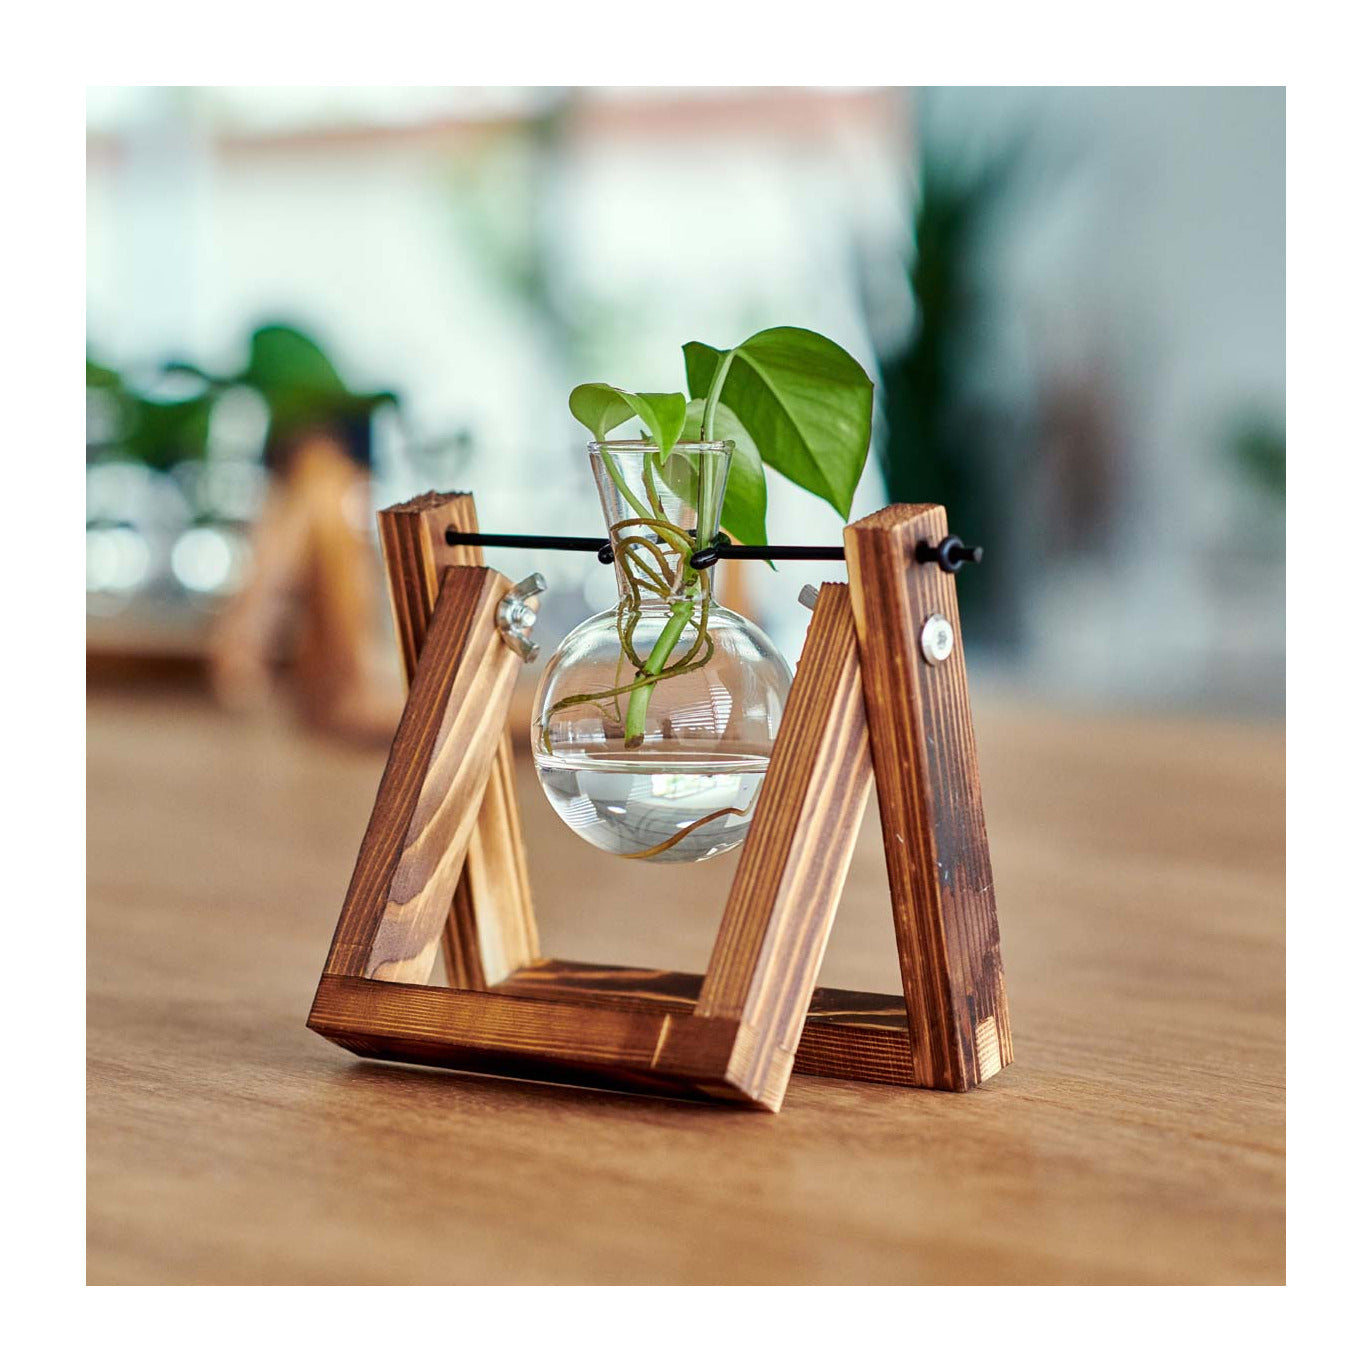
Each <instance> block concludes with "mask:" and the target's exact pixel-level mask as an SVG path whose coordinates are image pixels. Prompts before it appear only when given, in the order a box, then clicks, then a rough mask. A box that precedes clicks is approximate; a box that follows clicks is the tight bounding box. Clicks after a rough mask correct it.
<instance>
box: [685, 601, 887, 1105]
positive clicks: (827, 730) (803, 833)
mask: <svg viewBox="0 0 1372 1372" xmlns="http://www.w3.org/2000/svg"><path fill="white" fill-rule="evenodd" d="M871 781H872V764H871V758H870V754H869V751H868V746H867V722H866V718H865V716H864V713H863V703H862V685H861V681H860V674H859V669H858V653H857V638H856V635H855V633H854V628H853V614H852V610H851V608H850V606H849V601H848V588H847V587H846V586H843V585H839V584H834V583H826V584H825V585H824V586H822V587H821V588H820V592H819V600H818V602H817V604H816V606H815V610H814V613H813V615H812V616H811V620H810V627H809V631H808V633H807V634H806V639H805V647H804V650H803V651H802V653H801V658H800V663H799V665H798V666H797V669H796V676H795V681H794V682H793V683H792V686H791V693H790V695H789V697H788V698H787V701H786V711H785V714H784V715H783V717H782V721H781V728H780V730H779V731H778V733H777V739H776V743H775V745H774V747H773V750H772V758H771V762H770V763H769V764H768V768H767V778H766V780H765V781H764V783H763V786H762V791H761V794H760V795H759V797H758V802H757V811H756V813H755V815H754V816H753V822H752V826H751V827H750V828H749V830H748V837H747V838H746V839H745V840H744V843H743V851H742V855H741V856H740V858H739V865H738V871H737V873H736V874H735V876H734V883H733V886H732V887H731V888H730V891H729V899H728V901H727V902H726V904H725V907H724V919H723V922H722V923H721V925H720V930H719V937H718V939H717V940H716V942H715V946H714V951H713V952H712V953H711V955H710V964H709V967H708V968H707V969H706V972H705V979H704V981H703V983H702V985H701V988H700V998H699V1000H698V1001H697V1003H696V1014H697V1015H703V1016H710V1015H714V1016H722V1017H727V1018H731V1019H739V1020H740V1021H741V1022H742V1024H743V1028H744V1031H745V1033H744V1035H743V1036H741V1042H740V1049H739V1055H738V1059H737V1061H736V1062H735V1064H734V1067H733V1070H732V1072H731V1079H732V1080H733V1081H734V1082H735V1083H736V1084H737V1085H739V1086H740V1087H741V1088H742V1089H743V1090H744V1091H746V1092H747V1094H748V1095H749V1096H754V1097H757V1098H758V1099H760V1100H761V1101H762V1102H763V1103H764V1104H765V1105H767V1106H768V1108H770V1109H773V1110H775V1109H779V1108H780V1106H781V1100H782V1097H783V1095H784V1094H785V1091H786V1084H787V1082H788V1080H789V1078H790V1074H791V1070H792V1067H793V1066H794V1062H795V1052H796V1048H797V1045H798V1044H799V1041H800V1036H801V1029H802V1027H803V1026H804V1023H805V1014H806V1011H807V1009H808V1008H809V1005H810V997H811V994H812V993H813V991H814V989H815V983H816V980H817V979H818V976H819V964H820V960H821V959H822V958H823V956H824V947H825V944H826V943H827V942H828V939H829V930H830V929H831V927H832V926H833V919H834V911H835V910H836V909H837V907H838V898H839V895H840V893H841V892H842V890H843V882H844V878H845V877H846V876H847V873H848V863H849V861H850V859H851V857H852V852H853V843H854V842H855V840H856V838H857V830H858V824H859V823H860V821H861V819H862V812H863V809H864V808H865V806H866V803H867V792H868V789H869V788H870V786H871Z"/></svg>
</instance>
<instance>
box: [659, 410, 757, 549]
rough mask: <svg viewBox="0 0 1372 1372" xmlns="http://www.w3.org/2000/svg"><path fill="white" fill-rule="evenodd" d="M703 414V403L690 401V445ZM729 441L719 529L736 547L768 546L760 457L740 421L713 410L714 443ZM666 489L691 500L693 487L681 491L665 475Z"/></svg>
mask: <svg viewBox="0 0 1372 1372" xmlns="http://www.w3.org/2000/svg"><path fill="white" fill-rule="evenodd" d="M704 414H705V402H704V401H703V400H693V401H691V403H690V404H689V405H687V406H686V427H685V432H684V434H683V437H684V438H687V439H689V441H690V442H692V443H694V442H698V441H699V439H700V426H701V421H702V419H703V417H704ZM725 439H732V440H733V443H734V456H733V460H732V461H731V462H730V464H729V484H728V485H727V486H726V487H725V488H724V512H723V514H722V516H721V518H720V521H719V522H720V525H721V527H723V528H724V530H725V531H726V532H727V533H729V534H730V535H731V536H732V537H733V538H734V540H735V542H738V543H754V544H756V543H766V542H767V473H766V472H764V471H763V470H762V457H761V455H760V454H759V453H758V450H757V444H755V443H754V442H753V438H752V435H751V434H750V433H749V432H748V430H747V429H745V428H744V427H743V425H742V423H741V422H740V421H739V418H738V416H737V415H736V414H735V413H734V412H733V411H732V410H731V409H730V408H729V407H728V406H727V405H720V406H719V407H718V408H717V409H716V410H715V440H716V441H717V442H723V441H724V440H725ZM667 481H668V485H670V486H672V489H673V490H675V491H676V493H677V494H678V495H679V496H681V497H682V499H685V500H689V499H693V498H694V487H692V488H691V490H690V491H682V490H681V489H679V488H678V487H677V486H676V485H675V484H674V483H673V482H672V478H671V473H670V472H669V473H668V478H667Z"/></svg>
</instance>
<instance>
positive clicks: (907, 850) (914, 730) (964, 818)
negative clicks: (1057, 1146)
mask: <svg viewBox="0 0 1372 1372" xmlns="http://www.w3.org/2000/svg"><path fill="white" fill-rule="evenodd" d="M947 532H948V525H947V519H946V516H945V513H944V510H943V507H942V506H940V505H892V506H888V507H887V508H886V509H884V510H879V511H878V512H877V513H876V514H873V515H870V516H868V517H867V518H866V519H862V520H859V521H858V522H857V523H855V524H851V525H849V526H848V528H847V529H846V530H845V534H844V542H845V547H846V550H847V562H848V575H849V578H850V580H851V584H852V590H853V613H854V615H855V616H856V619H857V634H858V644H859V649H860V652H861V658H862V681H863V688H864V691H865V695H866V701H867V718H868V720H869V721H870V724H871V738H872V760H873V764H874V766H875V768H876V785H877V798H878V802H879V804H880V807H881V824H882V833H883V840H884V843H885V848H886V870H887V873H888V876H889V878H890V885H891V904H892V908H893V911H894V914H895V923H896V944H897V947H898V949H899V952H900V967H901V977H902V980H903V981H904V985H905V995H906V1000H907V1003H908V1006H909V1013H910V1026H911V1040H912V1047H913V1052H914V1063H915V1082H916V1084H917V1085H920V1086H928V1087H937V1088H939V1089H942V1090H950V1091H965V1090H967V1089H968V1088H970V1087H972V1086H975V1085H976V1084H977V1083H978V1082H981V1081H984V1080H986V1078H988V1077H990V1076H992V1075H993V1074H994V1073H996V1072H998V1071H1000V1069H1001V1068H1002V1067H1003V1066H1005V1065H1006V1064H1007V1063H1008V1062H1010V1060H1011V1057H1012V1050H1011V1043H1010V1018H1009V1012H1008V1009H1007V1005H1006V997H1005V977H1004V972H1003V970H1002V967H1001V953H1000V928H999V924H998V923H997V916H996V898H995V889H994V884H993V882H992V877H991V861H990V853H989V849H988V846H987V841H986V823H985V819H984V817H983V814H982V803H981V779H980V776H979V774H978V770H977V752H976V742H975V740H974V738H973V734H972V711H971V706H970V704H969V701H968V696H967V669H966V663H965V661H964V657H963V645H962V630H961V625H960V622H959V618H958V604H957V592H956V588H955V578H954V577H952V576H950V575H949V574H947V573H946V572H943V571H941V570H940V569H939V567H938V566H937V565H936V564H935V563H931V562H930V563H920V562H918V561H916V557H915V552H916V548H917V547H918V545H919V544H920V543H921V542H925V543H928V544H930V545H931V546H936V545H937V544H938V543H939V542H940V541H941V540H942V539H943V538H944V536H945V535H946V534H947ZM934 614H941V615H943V616H944V618H945V619H947V620H948V621H949V623H950V624H951V626H952V631H953V636H954V648H953V652H952V655H951V656H950V657H949V658H947V659H946V660H945V661H943V662H934V663H930V662H927V661H925V659H924V657H923V654H922V653H921V650H920V633H921V629H922V627H923V625H924V624H925V622H926V621H927V620H928V618H929V616H931V615H934Z"/></svg>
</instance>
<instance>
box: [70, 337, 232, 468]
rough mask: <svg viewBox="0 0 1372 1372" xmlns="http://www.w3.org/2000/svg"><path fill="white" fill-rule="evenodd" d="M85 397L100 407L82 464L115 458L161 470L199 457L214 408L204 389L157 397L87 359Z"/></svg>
mask: <svg viewBox="0 0 1372 1372" xmlns="http://www.w3.org/2000/svg"><path fill="white" fill-rule="evenodd" d="M86 393H87V396H88V397H90V396H91V395H92V394H93V395H94V396H95V397H96V398H97V400H98V403H99V405H100V407H101V418H100V424H99V432H98V433H97V434H96V435H94V436H93V437H92V436H91V435H88V437H87V442H86V459H87V461H90V460H91V459H94V458H101V457H112V456H118V457H123V458H126V459H128V460H130V461H133V462H140V463H142V464H143V465H144V466H147V467H151V468H152V469H153V470H155V471H159V472H166V471H170V470H171V469H172V468H173V467H175V466H176V465H177V464H178V463H181V462H185V461H187V460H194V459H198V458H203V457H204V456H205V446H206V444H207V442H208V441H209V433H210V410H211V409H212V407H213V404H214V397H213V394H212V392H211V390H210V388H209V387H208V386H201V387H199V388H198V389H197V390H196V392H195V393H194V394H193V395H189V396H182V397H176V398H171V399H160V398H157V397H154V396H151V395H148V394H146V393H145V392H143V391H142V390H139V389H136V388H134V387H133V386H131V385H129V384H128V383H127V382H126V381H125V379H124V378H123V377H122V376H121V375H120V374H119V373H118V372H116V371H115V370H114V369H113V368H111V367H106V366H104V365H103V364H102V363H99V362H96V361H94V360H92V359H91V358H89V357H88V358H87V359H86ZM88 409H89V406H88Z"/></svg>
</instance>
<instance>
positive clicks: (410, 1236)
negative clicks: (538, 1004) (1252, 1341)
mask: <svg viewBox="0 0 1372 1372" xmlns="http://www.w3.org/2000/svg"><path fill="white" fill-rule="evenodd" d="M975 703H976V705H977V720H978V734H979V742H980V746H981V760H982V772H983V778H984V783H985V797H986V810H987V823H988V826H989V830H990V838H991V852H992V858H993V861H994V863H995V871H996V886H997V892H998V896H999V905H1000V919H1001V929H1002V934H1003V940H1004V949H1005V966H1006V976H1007V981H1008V985H1009V994H1010V1011H1011V1020H1012V1024H1013V1028H1014V1038H1015V1055H1016V1061H1015V1063H1014V1065H1013V1066H1012V1067H1011V1068H1009V1069H1007V1070H1006V1071H1004V1072H1002V1073H1001V1074H1000V1075H999V1076H998V1077H996V1078H995V1079H994V1080H993V1081H991V1082H990V1083H989V1084H988V1085H986V1086H985V1087H983V1088H982V1089H981V1090H980V1091H977V1092H975V1093H973V1094H970V1095H964V1096H952V1095H940V1094H936V1093H925V1092H917V1091H909V1090H899V1089H894V1088H887V1087H878V1086H866V1085H854V1084H848V1083H843V1082H836V1081H827V1080H823V1079H819V1078H811V1077H801V1076H797V1077H795V1078H793V1080H792V1084H791V1088H790V1093H789V1095H788V1096H787V1099H786V1104H785V1108H784V1109H783V1110H782V1112H781V1114H780V1115H778V1116H770V1115H763V1114H754V1113H751V1112H746V1111H739V1110H733V1109H729V1108H727V1107H714V1106H708V1105H695V1104H682V1103H676V1102H670V1101H657V1100H650V1099H641V1098H635V1097H631V1096H617V1095H612V1094H609V1093H600V1092H593V1091H580V1090H572V1089H567V1088H558V1087H545V1086H539V1085H528V1084H522V1083H516V1082H510V1081H499V1080H488V1079H481V1078H476V1077H466V1076H461V1075H457V1074H453V1073H445V1072H442V1071H424V1070H419V1069H410V1068H403V1067H391V1066H384V1065H370V1064H365V1063H362V1062H360V1061H359V1060H358V1059H355V1058H352V1057H350V1056H349V1055H347V1054H346V1053H344V1052H342V1051H341V1050H339V1049H337V1048H335V1047H333V1046H332V1045H330V1044H328V1043H326V1042H325V1041H324V1040H322V1039H319V1038H316V1037H315V1036H314V1035H312V1034H310V1033H309V1032H308V1031H307V1030H306V1029H305V1027H304V1021H305V1014H306V1011H307V1010H308V1008H309V1004H310V999H311V996H312V994H313V991H314V986H315V981H316V979H317V977H318V974H319V970H320V967H321V965H322V963H323V959H324V955H325V952H326V950H327V947H328V942H329V937H330V934H331V932H332V929H333V925H334V922H335V920H336V918H337V915H338V910H339V907H340V904H341V901H342V897H343V893H344V889H345V887H346V884H347V881H348V877H349V875H350V872H351V868H352V863H353V860H354V857H355V854H356V850H357V846H358V843H359V841H360V838H361V835H362V830H363V827H364V824H365V822H366V818H367V815H368V813H369V811H370V808H371V802H372V798H373V795H374V793H375V787H376V782H377V780H378V779H379V776H380V771H381V767H382V763H383V761H384V757H383V755H382V754H380V753H375V752H365V751H350V750H348V749H346V748H344V747H342V746H340V745H333V744H329V743H325V742H320V741H318V740H314V739H310V738H308V737H305V736H302V735H300V734H297V733H295V732H293V731H291V730H290V729H288V728H287V727H286V726H285V725H284V724H283V723H281V722H273V721H260V720H259V721H253V722H246V721H239V720H232V719H228V718H225V717H223V716H221V715H218V714H216V713H214V712H213V711H212V710H211V708H210V707H209V706H208V705H205V704H202V703H200V702H198V701H197V700H195V699H194V698H191V697H188V696H180V697H178V696H162V697H148V696H144V697H138V696H127V695H125V696H120V695H98V696H95V697H93V698H92V700H91V703H90V708H89V734H88V748H89V763H88V807H89V813H88V844H87V847H88V881H89V925H88V930H89V932H88V988H89V1014H88V1050H89V1074H88V1115H89V1135H88V1211H89V1221H88V1227H89V1267H88V1275H89V1280H90V1281H91V1282H93V1283H102V1284H103V1283H127V1282H137V1283H159V1284H172V1283H227V1284H258V1283H301V1284H327V1283H340V1282H343V1283H364V1284H389V1283H406V1284H418V1283H626V1284H638V1283H701V1282H704V1283H720V1282H722V1283H737V1282H742V1283H848V1282H862V1283H916V1282H930V1283H940V1282H949V1283H954V1282H988V1283H1008V1282H1073V1283H1076V1282H1086V1283H1096V1282H1102V1283H1116V1282H1220V1281H1224V1282H1279V1281H1282V1280H1284V1271H1285V1256H1284V1249H1285V1157H1284V1154H1285V1114H1284V1073H1285V1042H1284V1038H1285V1027H1284V1014H1285V1000H1284V994H1285V993H1284V873H1285V866H1284V785H1285V782H1284V752H1283V742H1282V736H1281V733H1280V731H1279V730H1278V729H1276V728H1275V727H1270V726H1261V725H1238V724H1218V723H1214V722H1207V723H1188V722H1177V721H1162V720H1110V719H1095V718H1092V717H1089V716H1088V717H1082V716H1077V717H1073V718H1066V717H1062V716H1055V715H1047V714H1041V713H1026V712H1024V711H1021V710H1017V709H1011V708H1007V707H1006V706H1004V705H998V704H996V703H995V702H988V703H982V702H980V701H977V702H975ZM520 789H521V795H520V804H521V809H522V812H523V814H524V816H525V822H526V827H527V833H528V838H529V848H530V854H531V861H532V868H533V882H534V894H535V900H536V905H537V908H538V912H539V919H540V925H541V928H542V934H543V942H544V951H545V953H550V954H553V955H556V956H568V957H579V958H584V959H589V960H594V961H602V962H625V963H631V964H636V965H640V966H662V967H671V966H675V967H678V968H682V969H693V970H703V968H704V965H705V959H706V955H707V952H708V949H709V945H710V942H711V939H712V937H713V932H714V921H715V919H717V915H718V911H719V910H720V909H721V908H722V902H723V893H724V890H725V888H726V886H727V883H728V880H729V877H730V874H731V872H732V870H733V861H734V859H733V858H732V857H729V858H722V859H718V860H716V861H715V862H713V863H706V864H704V865H702V866H700V867H698V868H692V869H689V871H688V872H687V873H686V874H685V876H684V879H683V874H682V870H681V869H666V870H658V871H654V872H648V871H645V869H644V868H643V867H641V866H638V865H636V864H629V863H623V862H616V861H614V860H613V859H610V858H605V857H602V856H600V855H597V854H596V853H594V852H593V851H592V850H591V849H589V848H587V847H585V846H584V845H583V844H581V842H580V841H579V840H577V839H575V838H574V837H572V836H571V835H570V834H569V833H567V832H566V831H565V830H564V829H563V828H562V826H561V825H560V824H559V822H558V821H557V819H556V818H555V817H554V815H553V814H552V812H551V811H550V810H549V809H548V807H547V805H546V803H545V802H544V800H543V798H542V796H541V794H540V793H539V792H538V788H537V784H536V782H535V781H534V779H533V777H532V773H531V771H530V770H529V767H528V759H527V756H522V757H521V761H520ZM874 810H875V807H873V812H872V813H869V815H868V820H867V825H866V828H865V829H864V832H863V835H862V837H861V839H860V841H859V845H858V851H857V856H856V859H855V862H854V867H853V874H852V877H851V879H850V881H849V885H848V889H847V892H846V894H845V897H844V902H843V905H842V906H841V907H840V910H839V914H838V920H837V924H836V928H835V932H834V937H833V940H832V943H831V945H830V951H829V955H828V957H827V959H826V962H825V967H824V971H823V975H822V978H821V980H822V982H823V983H824V984H827V985H831V986H834V985H837V986H847V987H850V988H853V989H868V990H879V991H898V990H899V977H898V974H897V969H896V955H895V942H894V938H893V936H892V934H891V931H890V927H889V920H890V911H889V906H888V904H887V898H886V891H885V874H884V869H883V863H882V857H881V845H880V835H879V831H878V829H877V827H876V823H875V813H874ZM658 875H661V876H664V877H670V878H671V879H672V880H674V881H676V880H678V879H682V880H681V885H680V887H679V889H675V890H673V891H671V892H667V893H662V894H661V895H660V896H657V897H655V900H654V903H655V906H656V908H655V910H654V911H653V913H652V914H651V915H642V914H637V913H635V912H634V909H633V905H632V904H631V900H632V898H633V895H634V893H636V892H637V893H639V894H640V895H641V893H642V890H643V887H642V886H641V884H640V883H642V882H644V881H647V880H651V879H652V878H653V877H654V876H658Z"/></svg>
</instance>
